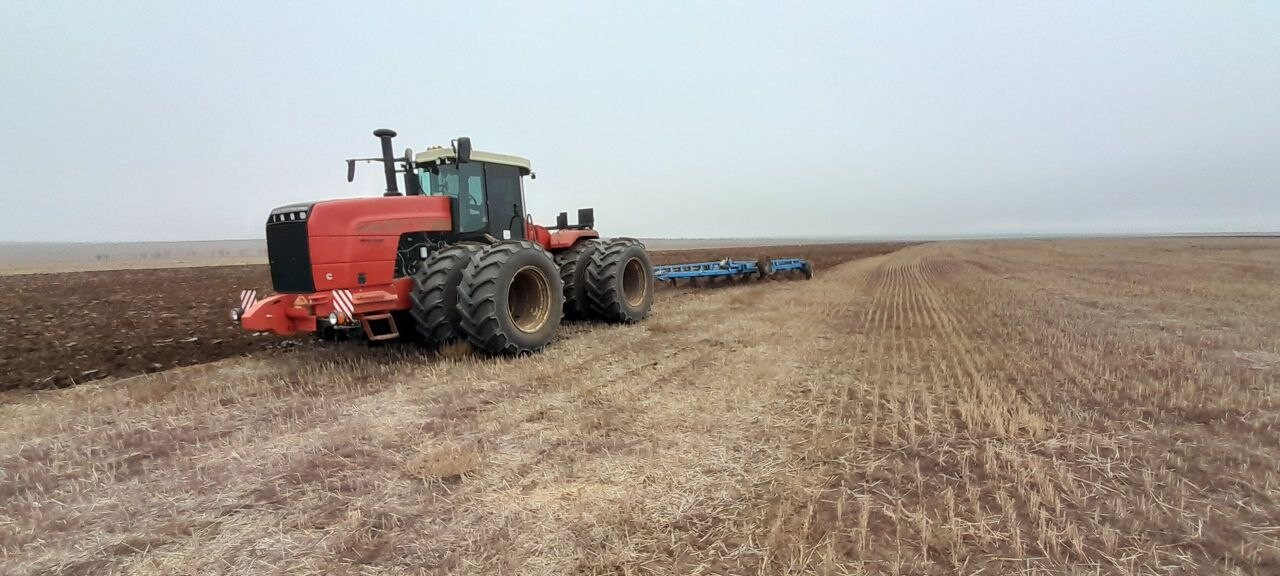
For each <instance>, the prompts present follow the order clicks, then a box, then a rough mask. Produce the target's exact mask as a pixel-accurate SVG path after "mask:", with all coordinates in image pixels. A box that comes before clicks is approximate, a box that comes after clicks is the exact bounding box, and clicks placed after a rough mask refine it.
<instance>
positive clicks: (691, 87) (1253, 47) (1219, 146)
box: [0, 1, 1280, 241]
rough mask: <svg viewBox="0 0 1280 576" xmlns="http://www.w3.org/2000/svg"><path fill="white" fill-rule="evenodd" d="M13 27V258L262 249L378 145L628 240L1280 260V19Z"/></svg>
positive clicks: (370, 7) (840, 18)
mask: <svg viewBox="0 0 1280 576" xmlns="http://www.w3.org/2000/svg"><path fill="white" fill-rule="evenodd" d="M3 4H4V7H3V11H4V18H3V19H0V86H2V87H3V88H0V194H2V195H3V200H4V202H3V214H4V215H5V218H4V219H3V222H4V224H3V226H0V241H14V240H19V241H20V240H38V241H43V240H72V241H102V240H112V241H117V240H118V241H126V240H185V239H224V238H257V237H261V236H262V233H263V223H264V221H265V217H266V214H267V212H268V211H269V210H270V209H271V208H272V207H275V206H278V205H283V204H287V203H290V202H294V201H300V200H310V199H325V198H339V197H348V196H376V195H378V194H379V193H380V192H381V190H382V187H383V184H382V178H381V175H380V174H379V172H378V169H377V167H376V166H368V167H366V168H365V169H364V170H362V171H361V172H360V174H359V175H358V179H357V181H356V183H355V184H347V182H346V180H345V166H344V164H343V163H342V160H343V158H346V157H350V156H357V155H359V156H369V155H376V151H377V141H376V140H375V139H374V138H373V137H372V136H371V135H370V132H371V131H372V130H373V129H374V128H379V127H388V128H394V129H396V130H398V131H399V132H400V134H401V137H400V138H399V139H397V141H396V149H397V150H402V149H403V148H404V147H408V146H412V147H414V148H415V149H421V148H424V147H426V146H428V145H432V144H447V143H448V141H449V139H450V138H453V137H457V136H459V135H467V136H471V138H472V140H473V142H474V143H475V146H476V148H478V149H481V150H490V151H494V152H504V153H510V154H516V155H520V156H526V157H528V158H530V159H531V160H532V162H533V166H534V170H535V171H536V172H537V173H538V179H537V180H535V181H532V182H528V181H527V182H526V194H527V198H528V203H529V208H530V211H531V212H532V213H533V214H534V216H535V218H536V219H538V220H540V221H543V222H552V221H553V220H554V215H555V213H556V212H558V211H560V210H569V211H571V212H572V211H573V210H574V209H576V208H578V207H585V206H594V207H595V208H596V215H597V216H596V218H597V224H598V226H599V227H600V228H602V229H603V231H604V233H605V234H606V235H615V234H616V235H631V236H645V237H727V236H738V237H740V236H815V235H846V236H882V237H893V236H915V235H922V234H924V235H953V234H1009V233H1063V232H1086V233H1092V232H1138V233H1144V232H1207V231H1280V2H1274V1H1269V2H1258V3H1244V2H1199V3H1175V2H1153V3H1149V4H1148V3H1132V2H1122V3H1117V2H1098V3H1085V2H1063V3H1058V4H1050V3H1041V2H1035V3H1029V2H1000V3H972V2H965V3H955V2H939V3H925V2H911V3H899V2H884V3H850V2H838V3H829V4H828V3H816V2H813V3H810V2H795V3H792V2H776V1H771V2H765V3H749V4H743V3H739V2H723V3H696V4H694V3H687V2H672V3H658V2H653V1H647V2H637V3H632V4H631V6H630V7H622V6H620V5H618V4H617V3H613V2H582V3H550V2H531V3H527V4H510V5H505V4H488V3H484V4H483V5H482V4H481V3H471V2H466V3H461V2H438V3H424V2H420V3H411V4H374V3H371V2H370V3H351V2H333V3H316V2H296V3H286V2H199V3H197V2H170V1H163V2H154V3H140V2H87V1H86V2H78V3H63V2H49V1H40V2H16V1H5V2H4V3H3ZM322 4H323V5H322ZM357 4H359V7H357Z"/></svg>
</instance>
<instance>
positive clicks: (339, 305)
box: [333, 290, 356, 320]
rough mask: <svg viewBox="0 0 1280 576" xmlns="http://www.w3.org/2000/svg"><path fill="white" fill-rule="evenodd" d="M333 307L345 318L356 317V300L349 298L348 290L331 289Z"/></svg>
mask: <svg viewBox="0 0 1280 576" xmlns="http://www.w3.org/2000/svg"><path fill="white" fill-rule="evenodd" d="M333 309H334V310H337V311H338V314H339V315H340V316H342V317H343V318H345V319H347V320H354V319H355V317H356V302H355V300H354V299H352V298H351V291H350V290H334V291H333Z"/></svg>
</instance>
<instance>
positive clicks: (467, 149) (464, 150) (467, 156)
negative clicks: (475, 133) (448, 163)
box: [453, 136, 471, 164]
mask: <svg viewBox="0 0 1280 576" xmlns="http://www.w3.org/2000/svg"><path fill="white" fill-rule="evenodd" d="M453 153H454V155H456V156H457V157H458V163H459V164H462V163H465V162H470V161H471V139H470V138H467V137H466V136H459V137H458V139H457V140H454V141H453Z"/></svg>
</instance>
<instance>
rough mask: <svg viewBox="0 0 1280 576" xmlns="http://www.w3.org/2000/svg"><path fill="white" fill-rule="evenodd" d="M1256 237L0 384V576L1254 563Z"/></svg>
mask: <svg viewBox="0 0 1280 576" xmlns="http://www.w3.org/2000/svg"><path fill="white" fill-rule="evenodd" d="M1278 321H1280V241H1275V240H1261V239H1259V240H1249V239H1194V240H1190V239H1180V240H1126V241H1055V242H1031V241H1025V242H990V243H979V242H965V243H944V244H927V245H920V246H913V247H908V248H905V249H903V250H900V251H897V252H894V253H891V254H887V255H883V256H878V257H874V258H868V259H862V260H857V261H854V262H850V263H847V264H842V265H839V266H836V267H834V268H831V269H827V270H823V271H822V273H821V274H820V275H819V276H817V277H815V278H814V279H813V280H812V281H809V282H790V283H780V282H775V283H760V284H746V285H740V286H730V287H725V288H722V289H718V290H699V291H691V292H677V291H670V290H668V291H664V292H662V293H661V294H660V296H659V300H658V302H657V303H656V307H655V313H654V315H653V316H651V317H650V318H649V319H648V320H647V321H645V322H643V323H641V324H638V325H633V326H620V327H608V326H596V325H587V324H575V325H568V326H567V327H566V330H565V336H564V337H563V338H560V339H558V340H557V342H556V343H555V344H554V345H553V346H551V347H550V348H548V349H547V350H546V351H544V352H543V353H541V354H538V355H534V356H530V357H525V358H518V359H512V360H489V359H479V358H475V357H471V356H467V355H465V354H452V355H449V357H446V358H426V357H423V356H422V355H420V354H413V353H408V352H406V351H403V350H400V349H396V348H389V349H378V350H369V349H365V348H361V347H359V346H309V347H305V348H302V349H298V350H292V351H288V352H284V353H274V354H268V355H262V354H254V355H251V356H249V357H246V358H231V359H226V360H222V361H218V362H213V363H206V364H201V365H197V366H189V367H182V368H178V369H174V370H168V371H164V372H159V373H155V374H146V375H141V376H136V377H132V378H128V379H123V380H118V381H107V382H105V383H95V384H88V385H83V386H78V387H74V388H70V389H65V390H49V391H40V392H29V391H24V392H7V393H3V394H0V398H2V400H3V404H0V501H3V502H4V503H5V505H4V508H3V512H0V572H6V573H7V572H13V573H48V572H55V573H59V572H60V573H84V574H90V573H93V574H97V573H111V572H132V573H143V574H148V573H153V574H171V573H191V574H195V573H200V574H205V573H258V572H267V573H274V572H281V573H317V574H320V573H326V574H328V573H365V572H376V571H390V572H394V573H446V572H450V573H476V574H481V573H483V574H504V573H512V574H514V573H521V574H525V573H534V574H536V573H546V574H562V573H569V572H576V573H617V574H646V573H723V574H747V573H823V574H844V573H853V574H857V573H909V574H919V573H954V572H963V573H976V572H980V571H981V572H984V573H1018V572H1071V571H1080V572H1088V573H1094V572H1102V573H1132V574H1137V573H1153V572H1159V573H1167V572H1182V573H1275V572H1276V571H1280V502H1278V501H1277V498H1278V497H1280V487H1278V485H1277V479H1278V476H1277V472H1280V431H1277V424H1278V423H1280V422H1277V420H1278V418H1277V411H1276V405H1275V402H1276V398H1277V394H1278V393H1280V377H1278V376H1280V322H1278Z"/></svg>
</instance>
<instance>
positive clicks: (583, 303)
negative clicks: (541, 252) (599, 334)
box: [555, 238, 600, 320]
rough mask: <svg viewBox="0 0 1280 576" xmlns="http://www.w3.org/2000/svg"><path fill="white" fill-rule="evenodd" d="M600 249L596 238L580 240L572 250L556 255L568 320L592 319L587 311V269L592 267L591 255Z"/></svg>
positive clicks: (565, 315)
mask: <svg viewBox="0 0 1280 576" xmlns="http://www.w3.org/2000/svg"><path fill="white" fill-rule="evenodd" d="M599 248H600V241H599V240H597V239H595V238H589V239H586V240H579V241H578V242H577V243H575V244H574V245H573V247H572V248H570V249H568V250H565V251H563V252H560V253H558V254H556V256H555V258H556V265H558V266H560V282H561V283H563V284H564V318H565V319H566V320H584V319H587V318H590V317H591V315H590V311H589V310H588V309H587V267H588V266H590V265H591V255H592V254H595V253H596V250H598V249H599Z"/></svg>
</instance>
